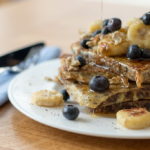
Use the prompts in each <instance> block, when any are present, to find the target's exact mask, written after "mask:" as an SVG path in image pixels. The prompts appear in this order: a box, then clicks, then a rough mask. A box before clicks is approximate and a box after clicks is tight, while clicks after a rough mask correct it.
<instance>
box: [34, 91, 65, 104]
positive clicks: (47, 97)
mask: <svg viewBox="0 0 150 150" xmlns="http://www.w3.org/2000/svg"><path fill="white" fill-rule="evenodd" d="M63 102H64V101H63V96H62V94H61V93H59V92H57V91H49V90H41V91H38V92H35V93H33V94H32V103H33V104H35V105H38V106H45V107H55V106H59V105H61V104H63Z"/></svg>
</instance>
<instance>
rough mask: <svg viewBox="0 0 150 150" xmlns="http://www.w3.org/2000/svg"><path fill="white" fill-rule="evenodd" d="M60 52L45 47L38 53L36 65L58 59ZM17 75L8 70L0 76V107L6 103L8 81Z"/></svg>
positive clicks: (53, 48) (52, 47)
mask: <svg viewBox="0 0 150 150" xmlns="http://www.w3.org/2000/svg"><path fill="white" fill-rule="evenodd" d="M60 52H61V51H60V49H59V48H58V47H54V46H51V47H48V46H45V47H44V48H42V49H41V51H40V52H39V53H38V57H39V59H38V61H37V62H36V64H39V63H41V62H44V61H47V60H51V59H54V58H58V57H59V55H60ZM17 74H18V73H14V72H10V71H9V70H6V71H5V72H3V73H1V74H0V106H2V105H3V104H4V103H5V102H7V101H8V95H7V89H8V86H9V83H10V81H11V80H12V79H13V77H15V76H16V75H17Z"/></svg>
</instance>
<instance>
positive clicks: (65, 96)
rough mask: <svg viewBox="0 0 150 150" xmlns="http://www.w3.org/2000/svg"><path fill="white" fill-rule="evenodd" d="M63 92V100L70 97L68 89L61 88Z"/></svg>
mask: <svg viewBox="0 0 150 150" xmlns="http://www.w3.org/2000/svg"><path fill="white" fill-rule="evenodd" d="M61 94H62V95H63V100H64V101H67V100H68V99H69V94H68V92H67V91H66V89H63V90H61Z"/></svg>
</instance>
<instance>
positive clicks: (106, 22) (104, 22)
mask: <svg viewBox="0 0 150 150" xmlns="http://www.w3.org/2000/svg"><path fill="white" fill-rule="evenodd" d="M108 21H109V19H105V20H104V21H103V27H105V26H107V24H108Z"/></svg>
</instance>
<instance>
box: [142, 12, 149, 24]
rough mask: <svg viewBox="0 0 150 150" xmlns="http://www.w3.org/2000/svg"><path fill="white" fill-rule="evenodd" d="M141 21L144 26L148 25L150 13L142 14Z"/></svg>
mask: <svg viewBox="0 0 150 150" xmlns="http://www.w3.org/2000/svg"><path fill="white" fill-rule="evenodd" d="M141 19H142V21H143V23H144V24H145V25H150V12H148V13H146V14H144V15H143V16H142V18H141Z"/></svg>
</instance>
